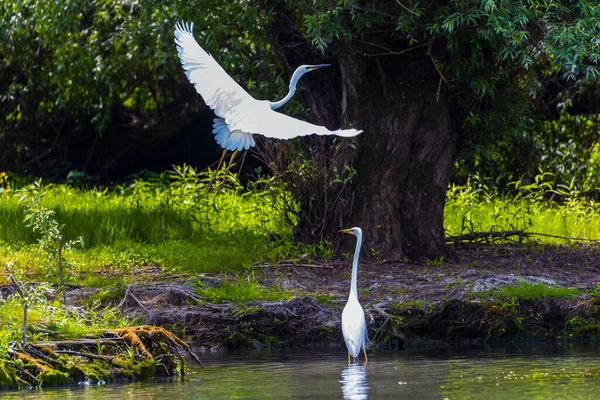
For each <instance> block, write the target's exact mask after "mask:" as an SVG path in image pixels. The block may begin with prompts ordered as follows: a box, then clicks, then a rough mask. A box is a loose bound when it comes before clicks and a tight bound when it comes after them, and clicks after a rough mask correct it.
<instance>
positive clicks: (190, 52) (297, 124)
mask: <svg viewBox="0 0 600 400" xmlns="http://www.w3.org/2000/svg"><path fill="white" fill-rule="evenodd" d="M193 27H194V24H193V23H191V24H187V23H184V22H180V23H177V24H176V25H175V43H176V44H177V53H178V55H179V59H180V60H181V64H182V65H183V69H184V70H185V73H186V76H187V77H188V79H189V81H190V82H191V83H192V84H193V85H194V87H195V88H196V91H197V92H198V93H199V94H200V95H201V96H202V98H203V99H204V101H205V102H206V104H207V105H208V106H209V107H210V108H211V109H213V110H214V112H215V114H216V115H217V118H215V119H214V121H213V122H214V124H213V133H214V134H215V139H216V141H217V143H218V144H219V145H220V146H221V147H223V149H224V150H223V155H222V156H221V161H220V162H219V167H220V163H221V162H222V160H223V157H225V153H226V152H227V150H232V151H234V153H233V155H232V158H231V159H232V160H233V157H234V156H235V154H236V152H237V151H239V150H242V149H246V150H247V149H249V148H250V147H252V146H254V145H255V142H254V138H253V137H252V134H259V135H263V136H266V137H270V138H276V139H291V138H294V137H297V136H304V135H312V134H315V135H337V136H342V137H352V136H356V135H358V134H359V133H361V132H362V131H360V130H356V129H338V130H335V131H331V130H329V129H327V128H325V127H324V126H320V125H314V124H311V123H309V122H305V121H301V120H299V119H296V118H293V117H290V116H287V115H285V114H281V113H278V112H275V111H274V110H276V109H277V108H279V107H281V106H283V105H284V104H285V103H287V102H288V101H289V100H290V99H291V98H292V96H293V95H294V93H295V92H296V84H297V83H298V80H299V79H300V77H302V75H304V74H305V73H307V72H310V71H314V70H315V69H318V68H323V67H326V66H329V64H318V65H302V66H300V67H298V68H297V69H296V71H295V72H294V74H293V75H292V78H291V80H290V86H289V92H288V94H287V95H286V96H285V97H284V98H283V99H281V100H279V101H276V102H271V101H267V100H257V99H255V98H253V97H252V96H250V94H249V93H248V92H246V91H245V90H244V89H243V88H242V87H241V86H240V85H239V84H238V83H237V82H236V81H234V80H233V79H232V78H231V77H230V76H229V75H228V74H227V72H225V70H224V69H223V68H221V66H220V65H219V64H218V63H217V62H216V61H215V59H214V58H212V56H211V55H210V54H208V53H207V52H206V51H204V50H203V49H202V47H200V45H199V44H198V42H196V39H194V35H193V32H192V30H193ZM230 164H231V161H230ZM219 167H217V169H218V168H219Z"/></svg>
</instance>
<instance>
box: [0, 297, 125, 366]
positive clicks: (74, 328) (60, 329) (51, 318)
mask: <svg viewBox="0 0 600 400" xmlns="http://www.w3.org/2000/svg"><path fill="white" fill-rule="evenodd" d="M133 323H135V321H132V320H130V319H128V318H125V317H124V316H123V315H121V314H120V313H119V311H118V310H116V309H115V308H102V309H100V308H88V309H87V310H82V309H80V310H78V311H76V312H72V313H71V315H67V313H66V311H65V309H64V307H63V306H62V304H60V303H59V302H57V301H51V302H43V303H40V304H36V305H34V306H32V307H31V308H30V310H29V313H28V326H29V329H28V331H29V340H30V341H32V342H40V341H45V340H49V339H52V340H59V339H65V340H66V339H79V338H82V337H84V336H85V335H87V334H91V333H100V332H103V331H104V330H106V329H116V328H122V327H125V326H130V325H131V324H133ZM0 325H2V330H1V332H0V359H3V358H5V356H6V351H7V349H8V343H9V342H12V341H21V340H22V329H23V328H22V326H23V308H22V306H21V304H20V302H19V301H18V300H16V299H10V298H9V299H8V300H7V301H6V302H4V303H1V304H0Z"/></svg>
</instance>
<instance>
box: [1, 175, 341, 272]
mask: <svg viewBox="0 0 600 400" xmlns="http://www.w3.org/2000/svg"><path fill="white" fill-rule="evenodd" d="M212 174H213V172H212V171H210V170H209V171H206V172H203V173H199V172H196V171H195V170H194V169H193V168H191V167H189V166H181V167H176V168H175V169H174V170H172V171H168V172H165V173H162V174H157V175H151V176H147V177H145V178H141V177H139V178H136V179H135V180H134V181H133V182H131V183H128V184H123V185H120V186H117V187H114V188H110V189H108V188H95V189H84V188H74V187H70V186H67V185H45V186H39V187H38V189H37V190H38V192H44V193H45V195H44V196H40V199H39V201H38V202H35V203H33V205H32V206H35V207H37V208H38V209H39V210H45V211H44V212H48V213H49V214H43V212H42V211H40V212H39V213H38V214H39V215H46V218H45V219H43V218H42V219H41V221H40V224H42V226H44V225H43V224H44V223H46V224H49V223H50V221H51V220H53V221H55V222H56V221H57V220H60V221H61V222H63V223H64V225H62V226H60V227H59V228H60V235H61V236H62V235H64V237H65V238H67V239H69V238H75V237H77V236H79V235H82V236H84V237H85V238H86V248H85V249H83V250H82V249H75V248H71V249H67V250H65V252H64V257H65V258H68V260H70V261H71V262H72V263H73V270H72V271H73V272H74V273H76V274H77V273H79V274H84V273H86V272H93V271H97V270H99V269H100V270H104V269H108V272H112V271H113V270H114V272H117V273H122V272H130V271H132V270H133V269H135V268H138V267H145V266H148V265H160V266H161V267H163V268H165V269H174V270H180V271H190V272H194V271H195V272H199V271H204V272H206V271H211V272H215V271H222V270H239V269H246V268H248V267H250V266H251V264H252V262H253V261H255V260H261V261H262V260H275V259H280V258H278V257H279V256H282V258H286V257H289V256H291V254H292V253H295V252H296V251H297V248H298V246H297V245H294V244H293V243H292V241H291V234H292V230H291V229H292V227H291V226H290V225H288V221H287V220H286V219H285V218H284V217H283V216H282V214H281V212H280V211H279V208H278V207H279V206H278V201H279V198H280V197H286V196H288V197H289V195H287V194H286V193H285V192H284V191H282V190H281V189H279V188H278V187H277V186H276V185H274V184H273V183H272V181H270V180H268V179H261V180H259V181H257V182H255V183H254V184H253V185H251V186H250V187H249V188H248V190H243V189H242V188H241V185H240V184H239V181H238V180H237V177H236V176H235V175H234V174H230V175H229V176H228V177H224V176H222V175H220V174H219V175H217V179H218V180H219V181H220V180H221V179H223V178H225V179H226V184H225V185H224V186H223V188H222V189H221V190H220V192H219V194H218V196H215V194H214V192H207V190H206V186H207V183H208V182H209V181H210V179H211V178H212ZM48 210H53V211H54V213H52V212H50V211H48ZM50 217H51V218H50ZM0 218H2V220H3V221H6V223H3V224H0V248H2V249H3V251H2V252H0V261H3V262H6V261H8V258H15V257H18V258H19V259H20V260H21V261H22V262H23V263H24V264H26V265H29V266H31V267H32V268H34V270H35V271H34V272H35V273H37V272H39V271H38V268H39V267H41V266H43V265H45V260H44V257H41V256H40V255H39V254H38V253H37V252H36V251H35V246H33V245H32V244H33V243H35V242H36V241H38V238H37V237H36V235H34V234H33V232H32V231H31V230H29V229H26V228H25V227H24V226H23V224H22V222H21V221H22V220H23V218H24V214H23V210H22V209H21V207H20V206H19V204H18V203H17V201H16V200H15V199H14V198H13V196H0ZM36 221H37V220H36ZM50 228H52V229H54V228H57V224H56V225H51V226H50ZM50 233H52V234H56V230H50ZM71 240H72V239H71ZM49 242H50V243H53V242H52V241H49ZM67 242H68V241H67ZM298 251H300V250H298ZM305 253H307V254H309V255H316V254H321V255H323V256H328V257H330V256H331V254H332V252H331V247H330V246H329V245H327V244H325V243H323V244H322V245H315V246H313V248H307V249H305Z"/></svg>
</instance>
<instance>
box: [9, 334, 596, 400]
mask: <svg viewBox="0 0 600 400" xmlns="http://www.w3.org/2000/svg"><path fill="white" fill-rule="evenodd" d="M201 358H202V359H203V361H204V364H205V366H206V370H201V369H199V368H196V367H194V368H191V369H190V371H189V374H188V375H187V376H186V377H185V379H184V380H183V381H182V380H180V379H173V380H166V381H165V380H163V381H150V382H143V383H133V384H127V385H100V386H99V385H93V386H84V385H82V386H78V387H71V388H59V389H37V390H22V391H19V392H3V393H0V397H1V398H7V399H41V400H44V399H95V400H97V399H100V400H109V399H170V400H184V399H593V398H600V347H598V346H596V345H589V346H581V345H580V346H569V345H555V346H548V345H527V346H524V345H519V346H511V347H503V348H491V349H490V348H488V349H484V348H455V347H442V348H408V349H406V350H390V349H386V350H371V351H370V355H369V364H368V365H367V366H363V365H359V364H355V365H352V366H350V367H348V365H347V361H346V354H345V352H343V351H341V350H340V349H335V350H330V351H327V350H320V351H319V350H306V349H295V350H282V351H260V352H244V353H228V354H226V353H217V352H215V353H201Z"/></svg>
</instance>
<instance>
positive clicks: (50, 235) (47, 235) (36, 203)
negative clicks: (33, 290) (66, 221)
mask: <svg viewBox="0 0 600 400" xmlns="http://www.w3.org/2000/svg"><path fill="white" fill-rule="evenodd" d="M40 185H41V182H40V181H36V182H34V183H33V185H32V186H31V188H29V189H28V188H23V189H19V190H18V191H17V194H16V196H17V197H18V198H19V204H22V205H23V208H24V210H25V218H24V220H23V222H25V224H26V225H27V226H28V227H31V228H32V229H33V231H34V232H35V233H37V234H39V235H40V238H39V239H38V241H39V243H40V245H41V247H42V249H43V250H44V251H45V252H46V257H47V258H48V261H50V265H51V266H50V267H49V268H48V271H47V272H48V273H47V277H50V278H51V277H53V275H54V274H53V272H54V270H53V268H52V265H58V274H59V278H60V291H61V292H62V294H63V303H64V307H65V309H66V310H67V313H68V303H67V292H66V291H65V269H66V270H69V269H70V267H71V263H69V262H67V260H66V259H65V258H64V256H63V252H64V250H68V249H70V248H72V247H73V246H74V245H75V244H79V245H81V247H83V245H84V243H83V238H81V237H79V238H78V239H77V240H76V241H75V240H70V241H68V242H64V239H63V235H62V233H61V228H62V226H60V225H59V224H58V221H57V220H56V218H55V212H54V211H53V210H49V209H47V208H46V207H44V206H43V205H42V200H43V198H44V196H45V195H46V193H45V192H41V193H40V190H39V189H40Z"/></svg>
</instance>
